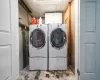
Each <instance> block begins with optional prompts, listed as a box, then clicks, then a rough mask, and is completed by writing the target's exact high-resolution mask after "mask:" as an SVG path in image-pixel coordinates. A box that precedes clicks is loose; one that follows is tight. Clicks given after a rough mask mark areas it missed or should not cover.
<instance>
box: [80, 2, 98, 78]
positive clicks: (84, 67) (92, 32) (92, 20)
mask: <svg viewBox="0 0 100 80" xmlns="http://www.w3.org/2000/svg"><path fill="white" fill-rule="evenodd" d="M80 80H100V0H80Z"/></svg>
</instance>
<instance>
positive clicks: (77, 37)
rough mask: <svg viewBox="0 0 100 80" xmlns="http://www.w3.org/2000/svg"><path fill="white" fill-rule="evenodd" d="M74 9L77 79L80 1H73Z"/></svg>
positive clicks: (76, 68) (77, 76)
mask: <svg viewBox="0 0 100 80" xmlns="http://www.w3.org/2000/svg"><path fill="white" fill-rule="evenodd" d="M74 7H75V11H74V14H75V77H76V80H80V79H79V75H78V73H77V70H79V71H80V0H74Z"/></svg>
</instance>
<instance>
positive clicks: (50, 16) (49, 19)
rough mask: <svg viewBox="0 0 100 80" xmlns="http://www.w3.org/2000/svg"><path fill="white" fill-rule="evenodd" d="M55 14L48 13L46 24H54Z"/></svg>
mask: <svg viewBox="0 0 100 80" xmlns="http://www.w3.org/2000/svg"><path fill="white" fill-rule="evenodd" d="M53 15H54V14H53V13H46V14H45V24H50V23H53V17H54V16H53Z"/></svg>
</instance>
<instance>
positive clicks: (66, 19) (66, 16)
mask: <svg viewBox="0 0 100 80" xmlns="http://www.w3.org/2000/svg"><path fill="white" fill-rule="evenodd" d="M70 19H71V16H70V3H69V4H68V7H67V9H66V10H65V13H64V24H67V32H68V33H67V34H68V35H67V43H68V49H67V50H68V65H70V63H71V60H70V59H71V58H70V57H71V55H70V54H71V53H70V52H71V37H70V35H71V23H70V21H71V20H70Z"/></svg>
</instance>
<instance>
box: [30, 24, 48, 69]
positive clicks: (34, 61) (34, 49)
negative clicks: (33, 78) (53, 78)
mask: <svg viewBox="0 0 100 80" xmlns="http://www.w3.org/2000/svg"><path fill="white" fill-rule="evenodd" d="M42 63H43V65H41V64H42ZM40 66H41V67H40ZM29 70H47V25H45V24H42V25H30V27H29Z"/></svg>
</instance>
